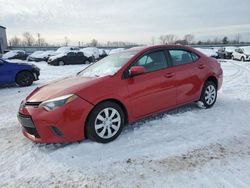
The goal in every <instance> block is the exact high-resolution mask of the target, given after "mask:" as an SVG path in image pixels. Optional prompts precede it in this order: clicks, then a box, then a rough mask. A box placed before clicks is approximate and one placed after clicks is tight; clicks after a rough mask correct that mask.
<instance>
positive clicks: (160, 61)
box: [133, 51, 168, 72]
mask: <svg viewBox="0 0 250 188" xmlns="http://www.w3.org/2000/svg"><path fill="white" fill-rule="evenodd" d="M167 65H168V64H167V61H166V57H165V54H164V52H163V51H159V52H152V53H149V54H146V55H144V56H142V57H141V58H140V59H139V60H138V61H137V62H136V63H135V64H134V65H133V66H143V67H144V68H145V69H146V71H147V72H152V71H156V70H160V69H164V68H166V67H167Z"/></svg>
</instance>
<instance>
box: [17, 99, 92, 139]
mask: <svg viewBox="0 0 250 188" xmlns="http://www.w3.org/2000/svg"><path fill="white" fill-rule="evenodd" d="M26 104H27V105H21V107H20V109H19V113H18V120H19V122H20V124H21V125H22V127H23V129H22V132H23V134H24V136H25V137H27V138H29V139H30V140H32V141H34V142H38V143H64V142H74V141H80V140H83V139H84V138H85V133H84V125H85V121H86V118H87V116H88V114H89V112H90V111H91V109H92V108H93V106H92V105H91V104H90V103H88V102H87V101H85V100H83V99H81V98H78V99H76V100H74V101H72V102H70V103H68V104H66V105H64V106H61V107H59V108H57V109H55V110H53V111H46V110H44V109H43V108H40V107H38V106H36V105H33V104H31V103H30V102H27V103H26Z"/></svg>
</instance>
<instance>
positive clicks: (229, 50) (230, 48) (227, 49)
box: [225, 46, 237, 53]
mask: <svg viewBox="0 0 250 188" xmlns="http://www.w3.org/2000/svg"><path fill="white" fill-rule="evenodd" d="M236 48H237V47H235V46H227V47H225V50H226V51H227V52H231V53H232V52H234V51H235V49H236Z"/></svg>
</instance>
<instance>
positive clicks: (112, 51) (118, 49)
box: [108, 48, 125, 54]
mask: <svg viewBox="0 0 250 188" xmlns="http://www.w3.org/2000/svg"><path fill="white" fill-rule="evenodd" d="M123 50H125V48H115V49H112V50H110V51H109V53H108V54H115V53H118V52H122V51H123Z"/></svg>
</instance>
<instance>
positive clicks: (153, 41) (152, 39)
mask: <svg viewBox="0 0 250 188" xmlns="http://www.w3.org/2000/svg"><path fill="white" fill-rule="evenodd" d="M151 44H152V45H155V37H152V38H151Z"/></svg>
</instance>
